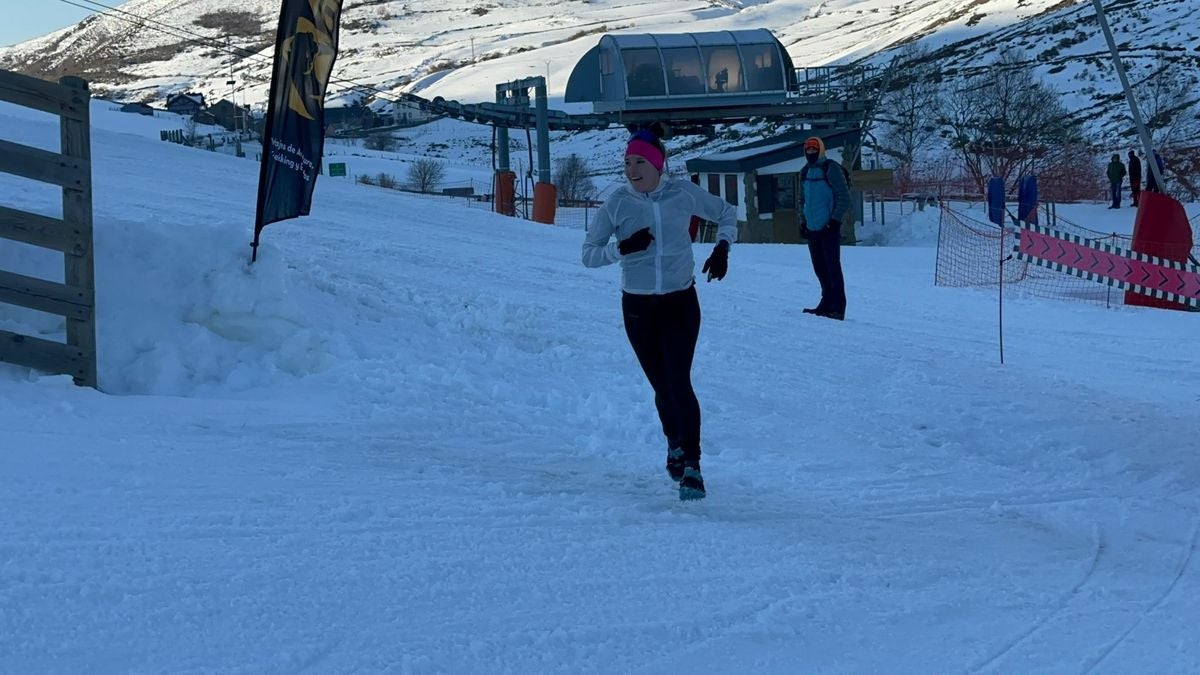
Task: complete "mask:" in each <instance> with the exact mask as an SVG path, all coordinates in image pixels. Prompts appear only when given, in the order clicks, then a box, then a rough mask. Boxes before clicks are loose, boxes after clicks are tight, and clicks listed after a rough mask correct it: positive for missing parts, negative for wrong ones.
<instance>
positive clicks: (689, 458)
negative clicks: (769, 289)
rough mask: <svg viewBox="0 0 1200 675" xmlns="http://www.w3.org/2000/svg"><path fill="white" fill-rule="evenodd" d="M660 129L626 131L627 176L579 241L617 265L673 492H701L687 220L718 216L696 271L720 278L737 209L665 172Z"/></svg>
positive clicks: (587, 260)
mask: <svg viewBox="0 0 1200 675" xmlns="http://www.w3.org/2000/svg"><path fill="white" fill-rule="evenodd" d="M661 136H662V129H661V128H660V127H658V126H657V125H656V126H654V127H652V128H650V129H643V130H640V131H637V132H636V133H634V134H633V136H632V137H631V138H630V139H629V142H628V144H627V146H626V148H625V178H626V180H628V181H629V184H628V185H626V186H622V187H621V188H620V189H618V190H616V191H614V192H613V194H612V195H611V196H610V197H609V198H608V199H607V200H606V201H605V202H604V204H603V205H601V207H600V209H599V210H598V211H597V213H596V219H595V221H594V222H593V223H592V226H591V228H590V229H588V232H587V236H586V238H585V239H584V242H583V264H584V265H586V266H587V267H602V266H604V265H611V264H613V263H620V265H621V285H622V293H621V310H622V314H623V317H624V321H625V334H626V336H627V337H628V338H629V344H630V345H631V346H632V347H633V352H634V354H635V355H636V356H637V360H638V363H639V364H641V367H642V371H643V372H645V374H646V379H647V380H649V381H650V386H651V388H653V389H654V405H655V407H656V408H657V409H658V417H659V421H660V422H661V423H662V430H663V434H664V435H665V436H666V438H667V473H668V474H670V476H671V478H672V479H674V480H675V481H677V482H678V484H679V498H680V499H681V500H693V499H702V498H704V497H705V495H706V494H707V493H706V491H705V488H704V478H703V476H702V474H701V473H700V403H699V401H698V400H697V399H696V393H695V391H694V390H693V389H692V358H693V356H694V355H695V353H696V341H697V339H698V338H699V335H700V302H699V299H698V297H697V295H696V280H695V269H696V263H695V259H694V258H693V254H692V238H691V234H690V232H689V231H688V229H689V225H690V224H691V220H692V216H700V217H701V218H703V219H705V220H709V221H713V222H715V223H717V226H718V227H717V243H716V245H715V246H714V247H713V249H712V253H711V254H710V255H709V257H708V260H707V261H706V262H705V263H704V267H703V269H702V270H701V272H703V273H706V274H707V279H708V281H712V280H714V279H716V280H718V281H720V280H721V279H724V278H725V274H726V272H727V271H728V269H729V250H730V248H731V247H732V246H733V243H734V241H735V240H736V239H737V211H736V210H735V209H734V207H733V205H731V204H729V203H728V202H726V201H725V200H724V199H721V198H720V197H718V196H715V195H711V194H709V193H708V192H707V191H706V190H704V189H703V188H701V187H700V186H699V185H696V184H694V183H692V182H691V181H686V180H672V179H671V178H670V177H669V176H667V175H666V160H667V151H666V148H665V147H664V146H663V144H662V141H661ZM614 238H615V241H612V239H614Z"/></svg>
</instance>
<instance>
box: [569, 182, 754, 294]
mask: <svg viewBox="0 0 1200 675" xmlns="http://www.w3.org/2000/svg"><path fill="white" fill-rule="evenodd" d="M693 215H695V216H699V217H701V218H703V219H705V220H709V221H713V222H715V223H717V240H718V241H727V242H729V244H730V246H732V245H733V242H734V241H736V240H737V210H736V209H734V208H733V205H731V204H730V203H729V202H727V201H725V200H724V199H722V198H720V197H718V196H716V195H712V194H709V193H708V191H706V190H705V189H704V188H702V187H700V186H699V185H696V184H695V183H692V182H690V181H683V180H672V179H670V178H668V177H667V176H663V177H662V182H660V183H659V185H658V187H656V188H655V189H654V190H653V191H651V192H649V193H641V192H637V191H635V190H634V189H633V188H631V187H629V186H628V185H625V186H622V187H620V188H618V189H617V191H616V192H614V193H613V194H612V196H610V197H609V198H608V199H607V200H606V201H605V202H604V204H603V205H602V206H601V207H600V209H599V211H597V213H596V219H595V221H593V222H592V224H591V226H590V227H589V228H588V232H587V237H586V238H585V239H584V242H583V264H584V265H586V266H587V267H603V266H605V265H611V264H613V263H615V262H618V261H620V263H621V287H622V288H623V289H624V290H625V292H626V293H634V294H637V295H651V294H654V295H661V294H664V293H673V292H675V291H682V290H684V289H686V288H688V287H689V286H691V285H692V284H693V283H695V276H694V275H695V271H696V261H695V258H694V257H693V256H692V237H691V234H690V233H689V232H688V227H689V225H690V224H691V220H692V216H693ZM644 227H649V228H650V234H652V235H654V241H652V242H650V247H649V248H647V249H646V250H645V251H639V252H637V253H631V254H629V255H626V256H622V255H621V253H620V251H619V250H618V249H617V242H618V241H621V240H623V239H627V238H629V236H630V235H632V234H633V233H634V232H637V231H638V230H640V229H642V228H644ZM614 235H615V236H616V241H611V239H613V236H614Z"/></svg>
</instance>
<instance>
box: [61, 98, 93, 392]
mask: <svg viewBox="0 0 1200 675" xmlns="http://www.w3.org/2000/svg"><path fill="white" fill-rule="evenodd" d="M59 84H61V85H63V86H64V87H68V88H70V89H72V90H73V91H74V93H75V94H76V96H77V98H78V99H80V100H82V101H84V102H85V103H84V105H83V106H82V110H83V119H71V118H68V117H60V118H59V131H60V136H61V143H62V146H61V149H60V151H61V152H62V154H64V155H67V156H68V157H76V158H78V159H80V160H82V161H83V162H84V163H86V164H87V165H88V166H89V167H90V166H91V163H92V140H91V110H90V109H89V105H88V104H87V103H86V102H87V101H89V100H90V99H91V92H90V91H89V90H88V84H87V82H85V81H84V80H82V79H81V78H78V77H72V76H68V77H64V78H62V79H61V80H59ZM62 214H63V220H65V221H67V222H70V223H73V224H74V225H75V227H76V228H77V229H78V231H79V235H80V236H81V237H82V238H83V239H84V241H87V242H94V241H95V239H94V237H93V236H92V173H91V171H90V170H89V171H88V172H87V174H85V178H84V180H83V181H82V182H81V184H80V185H79V186H78V187H64V188H63V191H62ZM65 258H66V261H65V267H64V270H63V271H64V281H65V282H66V284H67V285H68V286H75V287H76V288H83V289H87V290H88V291H91V292H93V296H92V297H93V298H94V297H95V295H94V290H95V276H96V262H95V255H94V247H93V246H88V247H87V248H86V250H84V251H83V254H82V255H78V256H75V255H67V256H65ZM94 302H95V301H94V300H93V303H94ZM67 344H69V345H71V346H72V347H75V348H77V349H78V350H79V351H81V352H83V353H84V354H88V355H90V358H88V359H87V364H86V366H85V370H84V372H83V374H82V376H80V377H77V378H76V383H77V384H81V385H84V386H87V387H93V388H95V387H96V386H97V384H98V383H97V379H96V358H95V356H96V308H95V304H93V305H92V311H91V313H89V314H88V317H87V318H86V319H77V318H74V317H70V316H68V317H67Z"/></svg>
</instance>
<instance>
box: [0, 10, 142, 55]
mask: <svg viewBox="0 0 1200 675" xmlns="http://www.w3.org/2000/svg"><path fill="white" fill-rule="evenodd" d="M72 2H75V3H76V4H79V5H85V6H92V7H95V6H94V5H88V3H86V2H83V1H82V0H72ZM99 2H101V3H103V4H105V5H108V6H109V7H117V6H119V5H122V4H124V3H125V0H99ZM96 9H102V8H100V7H96ZM91 13H92V12H91V11H89V10H86V9H81V8H79V7H76V6H75V5H68V4H67V3H65V2H62V0H0V16H3V17H4V19H5V20H4V21H0V47H7V46H9V45H14V44H17V43H18V42H24V41H26V40H29V39H32V38H36V37H41V36H43V35H45V34H47V33H53V32H54V31H56V30H58V29H60V28H66V27H67V26H70V25H72V24H75V23H78V22H79V21H81V20H83V18H84V17H86V16H87V15H88V14H91Z"/></svg>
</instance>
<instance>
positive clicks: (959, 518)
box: [0, 104, 1200, 673]
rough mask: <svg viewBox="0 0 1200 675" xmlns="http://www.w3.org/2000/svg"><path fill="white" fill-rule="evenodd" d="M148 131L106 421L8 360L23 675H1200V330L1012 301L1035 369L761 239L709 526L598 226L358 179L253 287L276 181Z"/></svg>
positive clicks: (882, 270) (912, 300)
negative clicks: (594, 256) (668, 432)
mask: <svg viewBox="0 0 1200 675" xmlns="http://www.w3.org/2000/svg"><path fill="white" fill-rule="evenodd" d="M141 123H142V122H141V121H140V120H138V119H137V118H136V117H133V116H128V115H118V114H116V113H110V112H108V111H107V110H105V109H104V108H103V106H100V105H99V104H97V107H96V114H95V118H94V124H95V130H94V132H93V133H94V135H93V153H94V156H95V178H96V204H95V211H96V213H95V221H96V244H97V285H98V305H99V307H98V312H99V344H100V354H101V357H100V359H101V360H100V378H101V382H102V386H103V389H104V391H105V393H99V392H96V391H92V390H85V389H79V388H75V387H73V386H72V385H71V384H70V382H69V381H68V380H67V379H66V378H63V377H50V376H44V375H39V374H35V373H30V372H29V371H28V370H26V369H21V368H16V367H12V366H0V512H2V513H3V518H0V671H2V672H5V673H34V672H38V673H78V672H221V673H293V672H300V671H312V672H395V673H437V672H448V673H467V672H472V673H474V672H487V673H510V672H511V673H533V672H571V673H577V672H611V673H678V672H704V673H747V672H754V673H867V672H878V673H885V672H886V673H934V672H988V673H1074V672H1107V673H1133V672H1138V673H1144V672H1154V673H1189V672H1197V671H1200V640H1197V639H1196V625H1197V623H1198V622H1200V608H1198V607H1197V604H1196V602H1195V598H1196V597H1197V594H1198V593H1200V555H1197V552H1196V548H1197V529H1198V527H1200V434H1198V432H1200V424H1198V423H1197V417H1196V410H1197V404H1198V403H1200V384H1198V383H1200V359H1197V356H1196V341H1195V340H1196V335H1197V327H1198V326H1200V315H1196V314H1186V313H1176V312H1162V311H1154V310H1147V309H1140V308H1119V309H1114V310H1106V309H1103V308H1100V307H1095V306H1091V305H1082V304H1069V303H1064V302H1056V301H1048V300H1036V299H1030V298H1023V297H1020V296H1014V297H1012V298H1011V299H1010V300H1009V301H1008V302H1006V305H1005V311H1006V316H1005V326H1006V334H1005V348H1006V357H1007V359H1006V360H1007V363H1006V364H1005V365H1003V366H1001V365H999V363H998V358H997V330H996V298H995V292H994V290H993V291H985V290H962V289H945V288H935V287H934V286H933V284H932V280H933V260H934V254H935V252H934V249H933V248H932V247H930V246H928V245H918V246H908V247H898V246H875V247H867V246H862V247H856V248H850V249H846V250H845V252H844V257H845V266H846V275H847V279H848V287H849V295H850V307H849V314H848V318H847V321H846V322H845V323H837V322H830V321H825V320H820V319H817V318H814V317H811V316H804V315H801V314H800V312H799V310H800V308H801V307H804V306H807V305H809V304H811V303H812V302H814V301H815V300H816V295H817V290H816V284H815V281H814V280H813V278H812V274H811V271H810V269H809V264H808V261H807V252H806V251H804V250H803V249H802V248H799V247H794V246H766V245H753V246H751V245H743V246H737V247H735V248H734V250H733V253H732V256H731V262H730V273H729V276H728V278H727V279H726V280H725V281H724V282H721V283H713V284H706V283H703V282H702V283H701V284H700V288H699V290H700V293H701V303H702V306H703V311H704V326H703V329H702V331H701V339H700V345H699V350H698V354H697V358H696V367H695V382H696V387H697V391H698V394H699V397H700V401H701V406H702V409H703V414H704V450H705V460H704V470H705V478H706V482H707V484H708V488H709V497H708V499H707V500H705V501H703V502H700V503H689V504H681V503H680V502H679V501H678V500H677V499H676V496H675V492H674V490H673V486H672V484H671V483H670V482H669V479H668V478H667V476H666V474H665V472H664V471H663V470H662V466H661V465H662V461H663V457H664V454H665V453H664V443H663V442H662V439H661V438H660V434H659V431H658V429H657V424H656V420H655V418H654V413H653V405H652V400H651V395H650V391H649V388H648V386H647V385H646V384H645V382H644V380H643V376H642V374H641V372H640V371H639V369H638V367H637V364H636V362H635V360H634V358H633V355H632V352H631V350H630V348H629V346H628V344H627V342H626V339H625V336H624V333H623V329H622V326H621V317H620V311H619V288H618V284H619V281H618V279H619V273H618V271H617V269H616V268H615V267H613V268H606V269H603V270H588V269H585V268H583V267H582V265H581V264H580V263H579V249H580V243H581V238H582V234H581V233H580V232H579V231H577V230H568V229H564V228H555V227H546V226H542V225H538V224H535V223H530V222H526V221H520V220H514V219H508V218H502V217H497V216H494V215H492V214H490V213H486V212H483V211H481V210H479V209H467V208H460V207H456V206H453V205H445V204H440V203H436V202H430V201H428V200H421V199H415V198H412V197H410V196H407V195H404V194H401V193H393V192H389V191H383V190H378V189H374V188H369V187H364V186H357V185H354V184H352V183H350V182H349V181H336V180H330V179H328V178H323V179H322V180H321V182H320V184H319V185H318V188H317V195H316V200H315V202H314V205H313V212H312V216H311V217H308V218H304V219H298V220H292V221H285V222H282V223H276V224H274V225H271V226H270V227H268V228H267V229H266V230H265V231H264V235H263V240H264V247H263V249H262V250H261V252H260V261H259V262H258V263H257V264H255V265H254V266H249V265H248V264H247V259H248V255H249V252H250V249H249V246H248V245H247V244H248V242H249V241H250V237H251V225H252V221H253V209H254V194H255V189H256V182H257V165H256V164H255V163H254V162H248V161H245V160H238V159H235V158H232V157H229V156H226V155H221V154H216V153H207V152H200V151H196V150H190V149H187V148H183V147H180V146H175V145H172V144H168V143H161V142H159V141H158V140H157V131H154V132H153V133H148V132H146V131H145V130H143V129H141V128H140V127H137V126H136V125H138V124H141ZM0 136H2V137H4V138H5V139H6V140H16V141H20V142H24V143H32V144H36V145H39V146H42V147H54V146H55V144H56V140H55V139H56V138H57V128H56V126H55V125H54V124H53V123H52V120H51V119H50V118H48V117H46V116H39V115H34V114H27V113H24V112H20V111H17V110H16V109H13V108H10V107H7V106H5V107H0ZM0 195H2V198H0V201H2V202H3V203H4V204H5V205H7V206H12V207H16V208H23V209H30V210H35V211H38V212H43V213H49V214H55V213H56V212H57V209H58V206H57V204H58V202H57V201H56V199H57V196H56V194H55V193H54V192H52V191H42V190H39V189H35V188H34V187H33V186H32V185H31V184H29V183H26V182H24V181H20V180H17V179H12V178H9V177H0ZM1192 211H1194V208H1193V209H1192ZM922 217H923V218H925V220H924V222H923V223H922V222H921V221H920V220H919V219H918V220H914V219H912V218H911V217H910V218H909V219H907V220H904V221H896V222H895V224H894V227H896V228H897V230H896V231H897V232H900V233H904V234H903V239H904V240H905V241H908V242H910V243H919V244H928V243H929V242H930V241H931V240H932V239H931V237H930V236H929V234H930V232H931V228H933V227H935V226H936V221H935V220H933V219H931V218H929V217H928V215H927V214H922V216H920V217H919V218H922ZM1092 217H1093V218H1100V217H1106V218H1111V219H1113V225H1114V226H1115V225H1116V224H1118V223H1117V221H1119V220H1120V219H1129V218H1131V217H1132V211H1128V210H1127V211H1126V212H1122V213H1119V214H1113V213H1111V212H1110V213H1098V214H1097V215H1095V216H1092ZM891 223H893V220H892V217H891V215H889V225H888V226H887V227H893V225H892V224H891ZM922 228H924V231H925V235H924V236H922V235H921V234H920V230H921V229H922ZM1098 229H1107V227H1102V228H1098ZM879 240H880V241H881V242H882V243H887V242H888V237H887V236H882V235H881V236H880V238H879ZM697 249H698V254H699V255H705V254H706V253H707V249H708V246H707V245H703V246H697ZM0 268H2V269H7V270H12V271H17V272H23V273H27V274H38V275H40V276H45V277H47V278H54V277H55V275H56V274H61V271H60V269H61V267H60V263H58V262H57V261H55V260H54V259H53V258H52V257H50V256H49V255H46V256H43V255H41V254H40V253H38V252H35V251H33V250H32V249H29V248H27V247H22V246H19V245H15V244H11V243H6V244H0ZM0 328H6V329H9V330H14V329H21V330H24V331H28V332H32V333H36V334H40V335H43V336H51V337H54V336H60V334H61V327H60V326H59V325H58V322H57V320H56V319H54V318H53V317H48V316H46V315H37V314H35V313H31V312H23V311H20V310H17V309H15V308H12V307H9V306H4V305H0Z"/></svg>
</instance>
